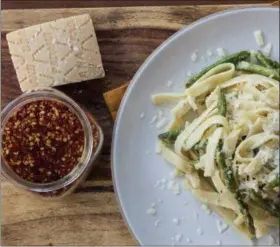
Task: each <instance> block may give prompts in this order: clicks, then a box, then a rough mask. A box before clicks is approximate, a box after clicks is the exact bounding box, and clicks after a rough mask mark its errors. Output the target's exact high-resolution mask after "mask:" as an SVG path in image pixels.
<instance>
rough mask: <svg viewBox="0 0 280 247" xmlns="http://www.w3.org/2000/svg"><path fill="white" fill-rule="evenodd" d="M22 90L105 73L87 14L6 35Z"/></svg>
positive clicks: (97, 76)
mask: <svg viewBox="0 0 280 247" xmlns="http://www.w3.org/2000/svg"><path fill="white" fill-rule="evenodd" d="M6 38H7V41H8V45H9V50H10V54H11V56H12V61H13V64H14V67H15V70H16V73H17V78H18V81H19V84H20V87H21V90H22V91H27V90H32V89H35V88H38V87H39V88H41V87H53V86H60V85H64V84H69V83H74V82H81V81H85V80H90V79H97V78H102V77H104V76H105V73H104V69H103V66H102V60H101V55H100V52H99V47H98V43H97V39H96V35H95V31H94V27H93V24H92V20H91V18H90V15H88V14H85V15H78V16H73V17H69V18H64V19H59V20H56V21H51V22H46V23H43V24H39V25H35V26H31V27H27V28H24V29H20V30H17V31H14V32H11V33H8V34H7V37H6Z"/></svg>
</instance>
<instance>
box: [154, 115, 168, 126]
mask: <svg viewBox="0 0 280 247" xmlns="http://www.w3.org/2000/svg"><path fill="white" fill-rule="evenodd" d="M166 124H167V119H166V118H164V117H163V118H162V119H161V120H160V121H159V122H158V123H157V124H156V128H157V129H161V128H163V127H164V126H165V125H166Z"/></svg>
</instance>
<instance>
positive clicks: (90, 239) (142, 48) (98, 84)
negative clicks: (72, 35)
mask: <svg viewBox="0 0 280 247" xmlns="http://www.w3.org/2000/svg"><path fill="white" fill-rule="evenodd" d="M18 2H20V1H18ZM30 2H31V1H30ZM62 2H63V1H62ZM242 6H243V5H242ZM231 7H232V6H227V5H220V6H218V5H208V6H172V7H125V8H118V7H116V8H115V7H114V8H96V9H93V8H87V9H48V10H47V9H41V10H4V11H2V33H1V39H2V40H1V41H2V43H1V46H2V54H1V56H2V57H1V59H2V61H1V62H2V63H1V69H2V83H1V84H2V91H1V96H2V97H1V99H2V107H4V106H5V105H6V104H7V103H8V102H10V101H11V100H13V99H14V98H15V97H17V96H19V95H20V94H21V91H20V89H19V86H18V82H17V78H16V75H15V71H14V68H13V65H12V62H11V59H10V55H9V52H8V47H7V42H6V39H5V35H6V33H7V32H10V31H13V30H16V29H19V28H23V27H26V26H30V25H33V24H37V23H41V22H44V21H50V20H54V19H57V18H61V17H66V16H71V15H76V14H81V13H90V15H91V16H92V19H93V23H94V25H95V28H96V33H97V38H98V42H99V45H100V51H101V55H102V59H103V64H104V68H105V71H106V77H105V78H104V79H102V80H95V81H87V82H84V83H79V84H72V85H67V86H62V87H60V88H59V89H60V90H62V91H63V92H65V93H66V94H68V95H69V96H71V97H72V98H73V99H74V100H76V101H77V102H78V103H80V104H82V105H84V106H85V107H87V108H88V110H89V111H91V112H92V113H93V114H94V115H95V116H96V118H97V120H98V121H99V123H100V124H101V126H102V128H103V130H104V133H105V145H104V148H103V152H102V155H101V158H100V160H99V162H98V164H97V165H96V167H95V168H94V169H93V171H92V174H91V175H90V176H89V177H88V180H87V181H86V182H84V183H83V184H82V185H81V186H80V187H79V188H78V189H77V190H76V192H75V193H74V194H72V195H70V196H69V197H68V198H65V199H64V200H61V201H48V202H46V201H41V200H39V199H34V198H33V197H31V196H29V195H28V194H26V193H23V192H22V191H19V190H17V189H16V188H15V187H14V186H13V185H11V184H9V183H7V182H5V181H4V182H3V181H2V183H1V185H2V245H6V246H7V245H134V244H136V241H135V240H134V239H133V238H132V236H131V235H130V233H129V230H128V229H127V227H126V225H125V223H124V221H123V220H122V217H121V214H120V211H119V209H118V206H117V202H116V198H115V194H114V191H113V185H112V180H111V171H110V148H111V138H112V136H111V135H112V129H113V122H112V118H111V115H110V112H109V111H108V109H107V107H106V104H105V102H104V99H103V93H105V92H107V91H108V90H111V89H113V88H116V87H119V86H121V85H122V84H123V83H124V82H128V81H129V80H130V79H131V78H132V76H133V75H134V73H135V72H136V70H137V69H138V68H139V66H140V65H141V64H142V63H143V61H144V60H145V59H146V58H147V56H148V55H149V54H150V53H151V52H152V51H153V50H154V49H155V48H156V47H158V46H159V45H160V44H161V43H162V42H163V41H164V40H165V39H166V38H168V37H169V36H170V35H172V34H173V33H174V32H176V31H177V30H178V29H180V28H182V27H183V26H185V25H187V24H189V23H191V22H193V21H195V20H197V19H199V18H201V17H204V16H206V15H209V14H212V13H215V12H217V11H220V10H225V9H229V8H231Z"/></svg>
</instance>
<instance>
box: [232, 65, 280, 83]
mask: <svg viewBox="0 0 280 247" xmlns="http://www.w3.org/2000/svg"><path fill="white" fill-rule="evenodd" d="M236 69H239V70H245V71H248V72H252V73H256V74H260V75H264V76H267V77H272V78H273V79H275V80H278V81H279V72H278V71H277V70H276V69H271V68H266V67H263V66H260V65H257V64H253V63H248V62H245V61H241V62H239V63H238V64H237V65H236Z"/></svg>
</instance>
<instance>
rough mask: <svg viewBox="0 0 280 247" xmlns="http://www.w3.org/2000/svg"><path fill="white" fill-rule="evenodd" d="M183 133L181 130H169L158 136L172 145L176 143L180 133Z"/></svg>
mask: <svg viewBox="0 0 280 247" xmlns="http://www.w3.org/2000/svg"><path fill="white" fill-rule="evenodd" d="M180 133H181V130H169V131H167V132H164V133H162V134H159V135H158V138H159V139H160V140H161V141H163V142H164V143H165V144H168V145H171V144H174V143H175V141H176V139H177V137H178V135H179V134H180Z"/></svg>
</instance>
